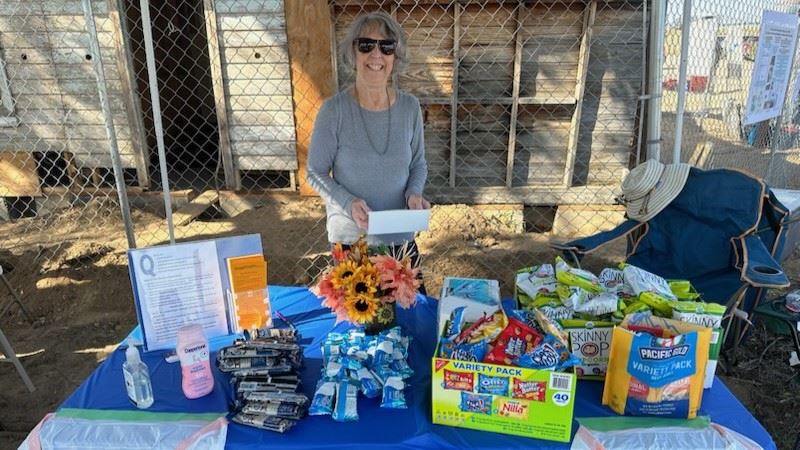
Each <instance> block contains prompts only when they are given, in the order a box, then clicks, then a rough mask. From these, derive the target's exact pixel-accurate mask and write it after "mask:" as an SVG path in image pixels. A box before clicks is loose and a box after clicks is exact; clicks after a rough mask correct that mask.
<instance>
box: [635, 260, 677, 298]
mask: <svg viewBox="0 0 800 450" xmlns="http://www.w3.org/2000/svg"><path fill="white" fill-rule="evenodd" d="M622 266H623V267H622V274H623V277H624V278H625V283H627V284H629V285H630V287H631V288H632V289H633V292H634V293H636V295H638V296H639V298H640V299H642V293H643V292H650V293H652V294H654V295H655V296H657V297H658V298H661V299H664V300H668V301H673V302H674V301H676V300H678V298H677V297H676V296H675V294H673V293H672V289H670V288H669V283H667V280H665V279H664V278H661V277H660V276H658V275H656V274H654V273H650V272H648V271H646V270H644V269H640V268H638V267H636V266H632V265H630V264H624V263H623V264H622Z"/></svg>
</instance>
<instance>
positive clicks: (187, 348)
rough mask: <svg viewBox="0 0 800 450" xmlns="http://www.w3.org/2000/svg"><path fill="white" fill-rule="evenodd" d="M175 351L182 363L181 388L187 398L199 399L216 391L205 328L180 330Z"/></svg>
mask: <svg viewBox="0 0 800 450" xmlns="http://www.w3.org/2000/svg"><path fill="white" fill-rule="evenodd" d="M175 350H176V352H177V353H178V358H179V359H180V361H181V377H182V382H181V387H182V388H183V394H184V395H185V396H186V398H190V399H191V398H199V397H202V396H204V395H208V394H209V393H210V392H211V391H212V390H214V374H213V373H212V372H211V363H210V362H209V352H208V340H207V339H206V335H205V333H204V332H203V327H202V326H200V325H196V324H194V325H187V326H185V327H182V328H181V329H180V330H178V343H177V346H176V348H175Z"/></svg>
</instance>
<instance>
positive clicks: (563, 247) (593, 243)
mask: <svg viewBox="0 0 800 450" xmlns="http://www.w3.org/2000/svg"><path fill="white" fill-rule="evenodd" d="M644 225H646V222H644V223H643V222H637V221H635V220H626V221H625V222H622V223H621V224H619V225H617V226H616V227H615V228H614V229H612V230H608V231H603V232H600V233H597V234H594V235H592V236H587V237H585V238H580V239H575V240H573V241H569V242H565V243H559V242H555V243H551V244H550V247H552V248H554V249H556V250H560V251H562V252H563V253H564V254H565V255H567V256H569V257H570V258H571V259H573V260H574V261H576V262H577V261H580V259H581V258H582V257H583V256H585V255H586V254H589V253H591V252H593V251H595V250H597V249H598V248H600V247H602V246H603V245H606V244H608V243H609V242H613V241H615V240H617V239H619V238H621V237H625V236H628V235H630V234H631V233H632V232H633V231H635V230H636V229H637V228H638V227H640V226H644Z"/></svg>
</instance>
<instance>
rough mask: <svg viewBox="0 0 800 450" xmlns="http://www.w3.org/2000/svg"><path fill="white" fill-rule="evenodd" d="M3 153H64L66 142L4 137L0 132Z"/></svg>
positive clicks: (61, 139) (62, 139)
mask: <svg viewBox="0 0 800 450" xmlns="http://www.w3.org/2000/svg"><path fill="white" fill-rule="evenodd" d="M0 140H1V142H2V143H3V144H2V148H0V149H2V150H3V151H9V152H11V151H15V152H64V151H66V150H67V146H66V141H65V140H64V138H63V137H61V138H59V139H26V138H25V137H14V136H8V135H4V134H3V133H2V132H0Z"/></svg>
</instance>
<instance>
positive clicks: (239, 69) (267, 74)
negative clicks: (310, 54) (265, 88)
mask: <svg viewBox="0 0 800 450" xmlns="http://www.w3.org/2000/svg"><path fill="white" fill-rule="evenodd" d="M222 70H223V73H224V75H225V78H226V79H233V78H241V79H246V80H289V79H290V74H289V66H288V65H286V64H270V63H267V62H260V63H255V64H253V63H245V64H230V63H223V64H222Z"/></svg>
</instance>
